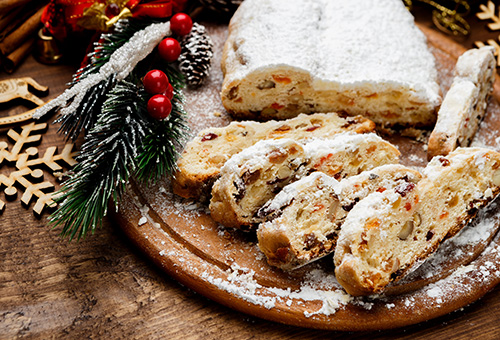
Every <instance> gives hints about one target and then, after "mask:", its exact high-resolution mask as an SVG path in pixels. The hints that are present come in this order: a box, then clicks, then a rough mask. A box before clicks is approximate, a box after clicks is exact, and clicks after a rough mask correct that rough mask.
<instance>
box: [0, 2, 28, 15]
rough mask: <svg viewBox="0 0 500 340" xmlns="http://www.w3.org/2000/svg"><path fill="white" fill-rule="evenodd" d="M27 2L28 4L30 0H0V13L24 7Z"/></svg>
mask: <svg viewBox="0 0 500 340" xmlns="http://www.w3.org/2000/svg"><path fill="white" fill-rule="evenodd" d="M28 2H30V0H0V12H4V11H7V10H9V9H11V8H14V7H18V6H22V5H25V4H27V3H28Z"/></svg>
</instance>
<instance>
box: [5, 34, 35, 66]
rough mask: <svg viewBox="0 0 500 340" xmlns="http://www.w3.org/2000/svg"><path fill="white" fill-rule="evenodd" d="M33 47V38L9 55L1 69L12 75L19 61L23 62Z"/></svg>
mask: <svg viewBox="0 0 500 340" xmlns="http://www.w3.org/2000/svg"><path fill="white" fill-rule="evenodd" d="M34 45H35V38H31V39H28V40H27V41H25V42H24V43H23V44H22V45H21V46H20V47H19V48H17V49H16V50H15V51H14V52H12V53H11V54H9V55H8V56H7V58H5V59H4V61H3V68H4V70H5V72H7V73H12V72H14V70H15V69H16V67H17V66H18V65H19V63H20V62H21V61H23V60H24V58H26V57H27V56H28V54H30V52H31V51H32V50H33V46H34Z"/></svg>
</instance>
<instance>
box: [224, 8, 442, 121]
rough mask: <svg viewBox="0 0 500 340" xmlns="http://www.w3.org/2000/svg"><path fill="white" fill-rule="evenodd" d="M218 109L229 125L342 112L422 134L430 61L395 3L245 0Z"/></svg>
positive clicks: (429, 100)
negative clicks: (222, 109)
mask: <svg viewBox="0 0 500 340" xmlns="http://www.w3.org/2000/svg"><path fill="white" fill-rule="evenodd" d="M222 70H223V73H224V81H223V84H222V93H221V95H222V103H223V105H224V107H225V108H226V110H227V111H228V112H229V113H231V114H232V115H233V116H235V117H238V118H250V119H258V120H266V119H283V118H289V117H293V116H296V115H297V114H298V113H310V112H328V111H342V112H346V113H348V114H350V115H358V114H359V115H364V116H366V117H368V118H370V119H371V120H373V121H374V122H375V123H377V124H381V125H385V126H397V125H404V126H412V127H413V126H431V125H433V124H434V123H435V121H436V113H435V111H436V108H437V107H438V106H439V104H440V103H441V97H440V88H439V85H438V82H437V71H436V68H435V60H434V56H433V55H432V54H431V52H430V51H429V49H428V46H427V43H426V38H425V36H424V34H423V33H422V32H421V31H420V30H419V29H418V28H417V27H416V26H415V23H414V19H413V17H412V15H411V14H410V12H409V11H408V10H407V9H406V8H405V6H404V5H403V3H402V2H401V1H400V0H380V1H365V0H351V1H345V0H246V1H244V2H243V3H242V5H241V6H240V7H239V9H238V10H237V11H236V13H235V14H234V16H233V18H232V19H231V22H230V25H229V35H228V38H227V41H226V43H225V46H224V52H223V57H222Z"/></svg>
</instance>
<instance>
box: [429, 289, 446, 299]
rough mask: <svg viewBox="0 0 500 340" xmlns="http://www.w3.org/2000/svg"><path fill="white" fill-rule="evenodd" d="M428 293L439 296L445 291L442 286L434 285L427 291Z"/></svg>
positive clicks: (430, 295) (431, 295)
mask: <svg viewBox="0 0 500 340" xmlns="http://www.w3.org/2000/svg"><path fill="white" fill-rule="evenodd" d="M427 295H429V297H431V298H435V297H439V296H442V295H443V291H442V290H441V288H440V287H433V288H431V289H429V290H428V291H427Z"/></svg>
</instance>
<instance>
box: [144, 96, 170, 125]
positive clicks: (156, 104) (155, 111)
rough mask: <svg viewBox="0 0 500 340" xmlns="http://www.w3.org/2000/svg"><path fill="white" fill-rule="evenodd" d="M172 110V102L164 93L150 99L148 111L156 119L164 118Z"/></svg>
mask: <svg viewBox="0 0 500 340" xmlns="http://www.w3.org/2000/svg"><path fill="white" fill-rule="evenodd" d="M171 111H172V103H171V102H170V100H169V99H168V98H167V97H166V96H164V95H163V94H157V95H154V96H153V97H151V98H150V99H149V101H148V113H149V115H150V116H151V117H153V118H154V119H156V120H163V119H165V118H167V117H168V115H169V114H170V112H171Z"/></svg>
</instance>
